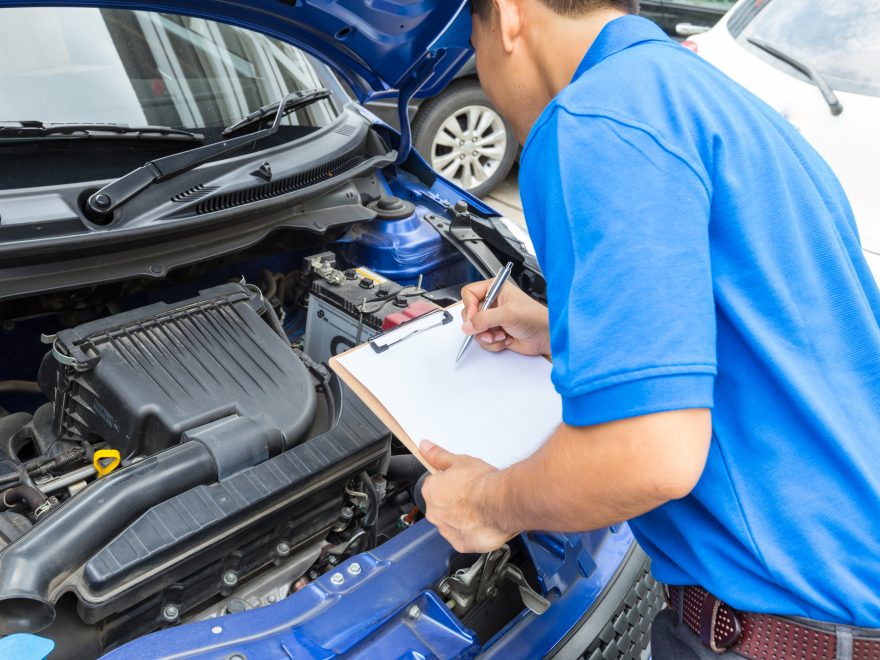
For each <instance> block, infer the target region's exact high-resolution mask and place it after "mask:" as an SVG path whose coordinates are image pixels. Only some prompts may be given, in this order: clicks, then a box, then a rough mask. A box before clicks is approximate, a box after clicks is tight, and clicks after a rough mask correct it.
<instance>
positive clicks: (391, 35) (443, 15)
mask: <svg viewBox="0 0 880 660" xmlns="http://www.w3.org/2000/svg"><path fill="white" fill-rule="evenodd" d="M59 4H64V5H68V6H86V7H107V8H110V7H112V8H121V9H138V10H144V11H154V12H163V13H168V14H186V15H191V16H198V17H200V18H206V19H210V20H214V21H219V22H223V23H229V24H232V25H236V26H239V27H243V28H246V29H249V30H255V31H257V32H262V33H264V34H267V35H269V36H272V37H275V38H277V39H280V40H282V41H286V42H288V43H291V44H294V45H296V46H298V47H299V48H302V49H303V50H305V51H307V52H309V53H310V54H312V55H314V56H315V57H317V58H318V59H320V60H322V61H323V62H325V63H326V64H328V65H329V66H331V67H332V68H333V69H334V70H335V71H337V72H338V73H339V75H340V76H341V77H342V78H344V79H345V81H346V82H347V83H348V84H349V86H350V87H351V89H352V90H353V91H354V93H355V94H356V95H357V97H358V100H359V101H360V102H361V103H365V102H367V101H370V100H376V99H379V98H382V97H385V96H394V95H396V96H397V99H398V118H399V121H400V133H401V138H402V140H401V144H400V148H399V149H398V153H399V160H400V161H403V160H405V159H406V157H407V156H408V155H409V152H410V148H411V145H412V135H411V130H410V119H409V115H408V113H407V110H406V109H407V106H408V104H409V101H410V99H412V98H413V97H414V96H420V97H428V96H433V95H434V94H436V93H437V92H439V91H440V90H441V89H443V87H445V86H446V84H447V83H448V82H449V81H450V80H451V79H452V77H453V76H454V75H455V73H456V71H458V69H459V68H460V67H461V66H462V65H463V64H464V63H465V62H466V61H467V60H468V58H469V57H470V55H471V52H472V51H471V49H470V45H469V44H470V31H471V17H470V12H469V10H468V0H250V1H249V2H234V1H231V0H180V1H177V2H172V1H170V0H158V1H156V2H144V1H137V0H132V1H128V0H109V1H102V0H91V1H89V0H86V1H83V2H80V1H78V0H72V1H69V0H65V2H63V3H60V2H58V1H57V0H55V1H54V2H53V1H52V0H10V1H6V0H0V7H26V6H45V5H59Z"/></svg>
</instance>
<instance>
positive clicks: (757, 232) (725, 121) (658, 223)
mask: <svg viewBox="0 0 880 660" xmlns="http://www.w3.org/2000/svg"><path fill="white" fill-rule="evenodd" d="M630 4H635V3H634V2H633V3H631V2H629V1H628V0H472V7H473V14H474V28H473V44H474V48H475V51H476V57H477V67H478V71H479V72H480V74H481V80H482V82H483V85H484V87H485V89H486V92H487V94H488V95H489V97H490V98H491V99H492V100H493V102H494V103H495V105H496V106H497V108H498V109H499V110H500V111H501V112H502V113H503V114H504V115H505V116H506V117H507V118H508V119H509V121H510V123H511V125H512V126H513V129H514V131H515V133H516V134H517V136H518V138H519V139H520V140H521V141H523V142H524V149H523V154H522V163H521V169H520V189H521V192H522V197H523V203H524V207H525V213H526V219H527V221H528V224H529V230H530V232H531V236H532V238H533V240H534V243H535V247H536V251H537V255H538V258H539V260H540V263H541V266H542V268H543V271H544V274H545V276H546V280H547V288H548V301H549V311H548V309H546V308H544V307H542V306H540V305H538V304H537V303H534V302H533V301H532V300H531V299H530V298H528V297H527V296H525V295H524V294H523V293H521V292H520V291H519V290H518V289H516V288H515V287H513V286H507V287H506V288H505V290H504V291H503V293H502V295H501V297H500V300H499V304H498V306H497V307H496V308H494V309H491V310H489V311H486V312H478V303H479V302H480V300H481V299H482V298H483V296H484V295H485V293H486V289H487V285H486V283H479V284H476V285H473V286H471V287H468V288H467V289H466V290H465V291H464V294H463V296H464V300H465V303H466V308H465V323H464V329H465V331H466V332H469V333H472V334H476V335H477V338H478V340H479V343H480V344H481V345H482V346H483V347H484V348H486V349H488V350H504V349H510V350H515V351H519V352H522V353H528V354H542V353H551V352H552V355H553V382H554V384H555V386H556V388H557V390H558V391H559V393H560V395H561V397H562V401H563V418H564V423H563V424H562V425H561V426H560V428H559V429H558V430H557V432H556V433H555V434H554V435H553V436H552V437H551V438H550V439H549V440H548V442H547V443H546V445H545V446H544V447H543V448H542V449H541V450H539V451H538V452H537V453H536V454H535V455H534V456H533V457H531V458H529V459H528V460H525V461H522V462H521V463H518V464H516V465H514V466H512V467H511V468H509V469H506V470H503V471H498V470H495V469H493V468H491V467H489V466H488V465H486V464H485V463H482V462H481V461H478V460H476V459H474V458H471V457H467V456H456V455H451V454H449V453H448V452H445V451H443V450H442V449H440V448H439V447H437V446H434V445H432V444H431V443H429V442H426V443H425V444H424V447H423V448H424V451H425V453H426V455H427V457H428V459H429V460H430V461H431V462H432V463H433V464H435V465H436V466H437V467H438V468H439V469H440V470H441V471H440V472H438V473H437V474H436V475H434V476H432V477H431V478H429V479H428V481H427V483H426V486H425V490H424V493H425V497H426V501H427V504H428V509H427V516H428V518H429V519H430V520H431V521H433V522H434V523H435V524H436V525H437V526H438V527H439V529H440V531H441V532H442V533H443V534H444V536H446V538H447V539H449V540H450V542H451V543H452V544H453V545H454V546H455V547H456V548H458V549H459V550H463V551H472V552H473V551H486V550H489V549H492V548H495V547H497V546H498V545H500V544H501V543H503V542H504V541H505V540H507V539H508V538H510V537H511V536H512V535H513V534H515V533H516V532H519V531H521V530H528V529H548V530H562V531H564V530H583V529H592V528H597V527H601V526H605V525H608V524H611V523H614V522H617V521H620V520H625V519H628V520H630V521H631V526H632V529H633V531H634V532H635V534H636V536H637V538H638V540H639V542H640V543H641V545H642V547H643V548H644V549H645V550H646V551H647V553H648V554H649V555H650V556H651V558H652V560H653V571H654V574H655V576H656V577H657V578H658V579H659V580H661V581H663V582H664V583H666V584H667V585H669V590H668V591H669V600H670V605H671V607H670V609H669V610H668V611H666V612H664V613H662V616H661V617H659V618H658V620H657V621H656V622H655V631H654V646H653V652H654V657H655V658H676V659H681V658H688V657H695V658H696V657H710V656H714V654H713V652H712V651H716V652H717V651H724V650H725V649H729V651H728V653H729V657H741V656H742V657H749V658H771V657H776V658H779V657H784V658H788V657H798V658H807V657H823V658H824V657H829V658H833V657H837V658H844V657H854V658H863V657H864V658H868V657H871V658H875V657H880V638H878V633H877V631H874V630H867V629H870V628H878V627H880V324H878V319H880V292H878V289H877V286H876V284H875V282H874V281H873V279H872V277H871V274H870V272H869V270H868V267H867V265H866V263H865V261H864V260H863V257H862V253H861V249H860V245H859V237H858V234H857V231H856V227H855V223H854V221H853V217H852V212H851V209H850V206H849V204H848V202H847V199H846V196H845V195H844V193H843V191H842V189H841V187H840V185H839V183H838V182H837V180H836V178H835V176H834V174H832V172H831V171H830V170H829V168H828V166H827V165H826V164H825V163H824V161H823V160H822V159H821V158H820V157H819V156H818V155H817V154H816V153H815V152H814V151H813V149H812V148H810V146H809V145H807V143H806V142H805V141H804V140H803V139H802V138H801V137H800V136H799V134H798V133H797V131H796V130H794V129H793V128H792V127H791V126H790V125H789V123H788V122H787V121H786V120H785V119H784V118H782V117H781V116H779V115H778V114H777V113H775V112H774V111H773V110H771V109H770V108H769V107H767V106H766V105H765V104H764V103H762V102H761V101H759V100H758V99H756V98H755V97H754V96H752V95H751V94H750V93H748V92H747V91H745V90H744V89H742V88H741V87H739V86H738V85H736V84H735V83H733V82H732V81H731V80H730V79H728V78H726V77H725V76H724V75H723V74H721V73H720V72H719V71H717V70H716V69H715V68H713V67H712V66H711V65H709V64H707V63H706V62H704V61H702V60H701V59H700V58H699V57H697V56H696V55H694V54H693V53H691V52H689V51H688V50H686V49H684V48H682V47H681V46H679V45H678V44H676V43H674V42H673V41H671V40H669V39H668V38H667V37H666V36H665V35H664V34H663V33H662V32H661V31H660V30H659V29H658V28H657V27H656V26H654V25H653V24H652V23H650V22H649V21H647V20H644V19H641V18H639V17H637V16H631V15H626V14H627V13H628V10H632V9H633V8H632V7H630ZM499 441H500V439H499ZM679 587H680V588H679ZM773 615H775V616H773ZM783 617H785V618H783ZM791 617H798V618H796V619H793V618H791ZM851 626H859V627H860V628H854V627H851ZM701 640H702V641H701ZM710 648H711V649H712V650H711V651H710V650H709V649H710ZM823 648H824V649H826V651H825V652H824V655H820V652H822V649H823ZM828 649H830V651H828ZM829 653H830V654H829ZM835 653H836V655H835ZM871 654H878V655H871Z"/></svg>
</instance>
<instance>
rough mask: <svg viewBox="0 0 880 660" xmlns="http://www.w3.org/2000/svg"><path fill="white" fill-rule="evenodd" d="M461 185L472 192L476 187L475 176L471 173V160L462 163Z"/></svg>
mask: <svg viewBox="0 0 880 660" xmlns="http://www.w3.org/2000/svg"><path fill="white" fill-rule="evenodd" d="M461 185H462V186H464V187H465V189H467V190H470V189H471V188H473V187H474V175H473V174H472V173H471V163H470V160H469V159H466V160H465V161H464V162H463V163H462V168H461Z"/></svg>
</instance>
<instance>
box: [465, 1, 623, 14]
mask: <svg viewBox="0 0 880 660" xmlns="http://www.w3.org/2000/svg"><path fill="white" fill-rule="evenodd" d="M540 1H541V2H543V3H544V4H545V5H547V6H548V7H549V8H550V9H552V10H553V11H555V12H556V13H557V14H562V15H563V16H581V15H583V14H586V13H588V12H591V11H595V10H597V9H606V8H609V7H610V8H612V9H619V10H621V11H625V12H627V13H630V14H638V13H639V0H540ZM491 11H492V0H471V13H473V14H476V15H477V16H479V17H480V18H486V17H488V16H489V14H490V12H491Z"/></svg>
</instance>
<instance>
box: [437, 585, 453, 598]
mask: <svg viewBox="0 0 880 660" xmlns="http://www.w3.org/2000/svg"><path fill="white" fill-rule="evenodd" d="M451 589H452V587H450V586H449V583H448V582H444V583H443V584H441V585H440V593H441V594H443V595H444V596H445V595H446V594H448V593H449V591H450V590H451Z"/></svg>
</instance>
